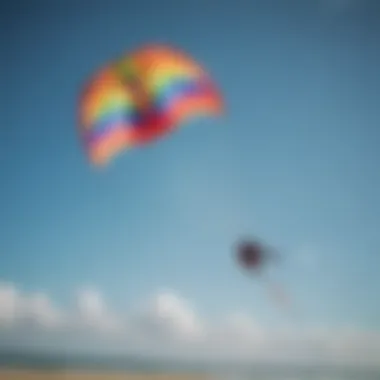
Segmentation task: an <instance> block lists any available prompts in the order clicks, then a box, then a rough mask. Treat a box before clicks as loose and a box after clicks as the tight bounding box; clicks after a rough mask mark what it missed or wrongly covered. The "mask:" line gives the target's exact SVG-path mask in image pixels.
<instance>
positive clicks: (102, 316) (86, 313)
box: [73, 288, 122, 332]
mask: <svg viewBox="0 0 380 380" xmlns="http://www.w3.org/2000/svg"><path fill="white" fill-rule="evenodd" d="M75 317H76V318H75ZM73 322H74V323H75V322H77V323H78V325H79V326H83V327H89V328H95V329H97V330H99V331H103V332H118V331H119V330H121V329H122V323H121V321H119V320H118V318H117V317H116V316H115V315H114V314H113V313H112V312H111V311H110V310H109V309H108V307H107V305H106V303H105V301H104V298H103V296H102V294H101V293H100V292H99V291H98V290H96V289H94V288H84V289H81V290H80V291H79V292H78V293H77V299H76V313H75V315H74V321H73Z"/></svg>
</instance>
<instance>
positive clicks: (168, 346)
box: [0, 284, 380, 365]
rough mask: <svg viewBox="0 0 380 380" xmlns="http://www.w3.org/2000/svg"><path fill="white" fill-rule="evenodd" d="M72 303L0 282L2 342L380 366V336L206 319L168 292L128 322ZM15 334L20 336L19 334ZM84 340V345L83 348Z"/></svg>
mask: <svg viewBox="0 0 380 380" xmlns="http://www.w3.org/2000/svg"><path fill="white" fill-rule="evenodd" d="M76 301H77V302H76V307H75V310H66V311H65V312H63V311H59V310H58V309H57V308H56V307H54V306H53V303H52V301H51V300H50V299H49V297H48V296H47V295H46V294H43V293H35V294H22V293H21V292H20V291H18V290H17V289H16V287H15V286H13V285H12V284H1V285H0V322H1V324H0V342H1V341H2V338H1V337H2V336H6V338H7V339H6V340H3V342H5V341H6V342H8V343H11V344H12V343H13V344H16V343H17V344H19V345H22V346H25V345H28V347H30V346H33V344H34V343H33V342H37V341H38V342H42V343H41V344H44V345H45V347H55V348H57V349H59V347H60V344H61V345H62V344H64V345H65V346H64V347H63V348H65V349H67V347H76V348H77V347H79V345H81V344H83V347H90V348H91V347H93V346H96V349H98V350H99V349H104V350H106V352H105V353H107V350H108V351H109V352H120V351H121V352H133V350H134V349H135V350H136V351H137V350H138V351H139V353H141V352H145V353H149V354H156V355H161V356H177V357H182V358H190V359H191V358H194V359H209V360H212V359H216V360H228V359H230V360H239V361H240V360H242V361H244V360H246V361H249V362H252V361H275V362H284V361H285V362H292V361H297V362H300V361H304V362H314V363H318V362H324V363H329V364H333V363H345V364H358V365H376V364H379V363H380V331H361V330H359V329H355V328H347V327H342V328H341V329H340V330H337V329H328V328H324V329H321V328H307V329H306V328H304V329H300V328H296V327H292V328H291V327H286V328H285V327H283V328H276V329H274V328H272V329H269V328H268V327H264V326H262V325H260V324H259V323H258V322H257V321H255V319H254V318H253V317H252V316H250V315H247V314H246V313H244V312H231V313H230V314H229V315H226V316H224V317H221V318H220V319H217V320H207V319H205V318H202V317H201V315H200V314H199V313H197V312H196V310H195V308H194V306H193V305H191V303H190V302H189V301H188V300H186V299H184V298H183V297H182V296H180V295H179V294H178V293H176V292H174V291H172V290H163V291H160V292H157V293H156V294H155V295H153V296H152V297H151V298H149V299H148V300H147V302H142V303H141V305H139V306H138V307H136V309H135V310H134V311H131V312H130V313H128V314H127V313H126V315H125V316H127V317H128V318H126V317H124V316H123V315H122V314H120V313H119V314H118V315H116V313H113V312H111V310H110V309H109V308H108V306H107V304H106V302H105V300H104V297H102V295H101V293H100V292H99V291H97V290H95V289H91V288H85V289H82V290H80V291H79V292H78V294H77V298H76ZM30 321H33V323H34V326H35V327H36V329H35V330H34V331H35V334H36V335H35V339H34V338H33V336H32V335H30V334H33V331H30V330H28V329H27V330H28V338H27V339H28V341H25V342H24V341H23V339H26V338H23V336H24V335H23V333H24V332H25V331H26V330H25V329H23V326H24V327H25V325H26V326H28V323H30ZM17 327H18V328H17ZM63 327H64V329H63V330H62V328H63ZM18 331H22V332H23V333H22V334H17V332H18ZM62 332H63V335H62ZM111 332H112V333H113V334H111ZM89 333H90V334H89ZM105 333H106V334H105ZM1 334H3V335H1ZM12 334H14V335H12ZM12 336H14V340H13V341H12ZM105 337H106V338H107V339H106V340H105V339H104V338H105ZM37 338H38V339H37ZM49 339H50V340H49ZM86 339H88V342H90V343H89V344H88V345H87V346H85V344H84V340H86ZM69 340H70V342H69ZM63 342H64V343H63ZM4 344H5V343H4ZM61 347H62V346H61Z"/></svg>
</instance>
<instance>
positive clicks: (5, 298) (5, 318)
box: [0, 283, 19, 325]
mask: <svg viewBox="0 0 380 380" xmlns="http://www.w3.org/2000/svg"><path fill="white" fill-rule="evenodd" d="M18 304H19V295H18V293H17V290H16V289H15V287H14V286H12V285H11V284H7V283H0V325H1V324H11V323H13V322H14V321H15V320H16V318H17V314H18Z"/></svg>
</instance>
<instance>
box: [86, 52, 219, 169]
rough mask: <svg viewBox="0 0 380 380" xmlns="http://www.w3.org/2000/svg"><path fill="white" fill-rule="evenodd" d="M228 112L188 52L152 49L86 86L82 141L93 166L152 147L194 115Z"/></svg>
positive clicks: (118, 63) (118, 62)
mask: <svg viewBox="0 0 380 380" xmlns="http://www.w3.org/2000/svg"><path fill="white" fill-rule="evenodd" d="M222 112H223V104H222V98H221V94H220V92H219V91H218V90H217V88H216V87H215V85H214V84H213V83H212V81H211V78H210V77H209V76H208V74H207V73H206V72H205V70H204V69H203V68H202V67H201V66H200V65H199V64H198V63H196V62H195V61H194V60H193V59H191V58H190V57H188V56H186V55H185V54H184V53H183V52H180V51H178V50H176V49H173V48H170V47H168V46H162V45H152V46H148V47H144V48H141V49H138V50H136V51H134V52H132V53H130V54H127V55H125V56H123V57H122V58H120V59H118V60H116V61H114V62H111V63H110V64H108V65H107V66H105V67H104V68H103V69H101V70H100V71H99V72H98V73H96V74H95V76H94V77H93V78H92V79H91V80H90V81H89V83H88V84H87V85H86V87H85V90H84V92H83V94H82V98H81V100H80V105H79V119H80V136H81V139H82V141H83V144H84V147H85V150H86V153H87V155H88V157H89V159H90V161H91V162H92V163H94V164H96V165H104V164H106V163H107V162H109V161H110V160H111V159H112V158H113V156H115V155H116V154H117V153H119V152H121V151H122V150H125V149H129V148H132V147H134V146H139V145H142V144H146V143H149V142H152V141H154V140H156V139H158V138H160V137H161V136H164V135H165V134H168V133H170V132H172V131H173V130H174V129H176V128H178V127H179V126H180V125H181V124H182V123H184V122H185V121H187V120H188V119H190V118H191V117H194V116H199V115H207V114H208V115H218V114H220V113H222Z"/></svg>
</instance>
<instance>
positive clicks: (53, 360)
mask: <svg viewBox="0 0 380 380" xmlns="http://www.w3.org/2000/svg"><path fill="white" fill-rule="evenodd" d="M0 368H7V369H9V368H17V369H38V370H57V371H67V372H69V371H71V370H76V369H81V370H90V371H95V372H106V371H110V370H111V371H128V372H131V371H132V372H145V373H146V372H151V373H160V372H161V373H168V372H192V373H204V372H207V373H209V374H210V379H212V380H380V370H375V369H347V368H318V367H313V368H311V367H296V366H283V367H273V366H263V365H260V366H258V365H252V366H245V367H244V368H243V367H242V366H241V367H238V366H235V367H234V368H232V367H228V366H224V368H222V367H219V366H217V365H214V366H212V367H211V366H208V365H198V366H196V365H190V364H183V363H182V364H181V363H178V362H169V361H163V360H147V359H141V358H133V357H125V356H123V357H116V356H112V357H96V356H83V355H72V354H70V355H64V354H60V355H46V354H44V355H42V354H30V353H28V354H25V353H22V354H21V353H9V352H7V353H0ZM68 379H69V378H68Z"/></svg>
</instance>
